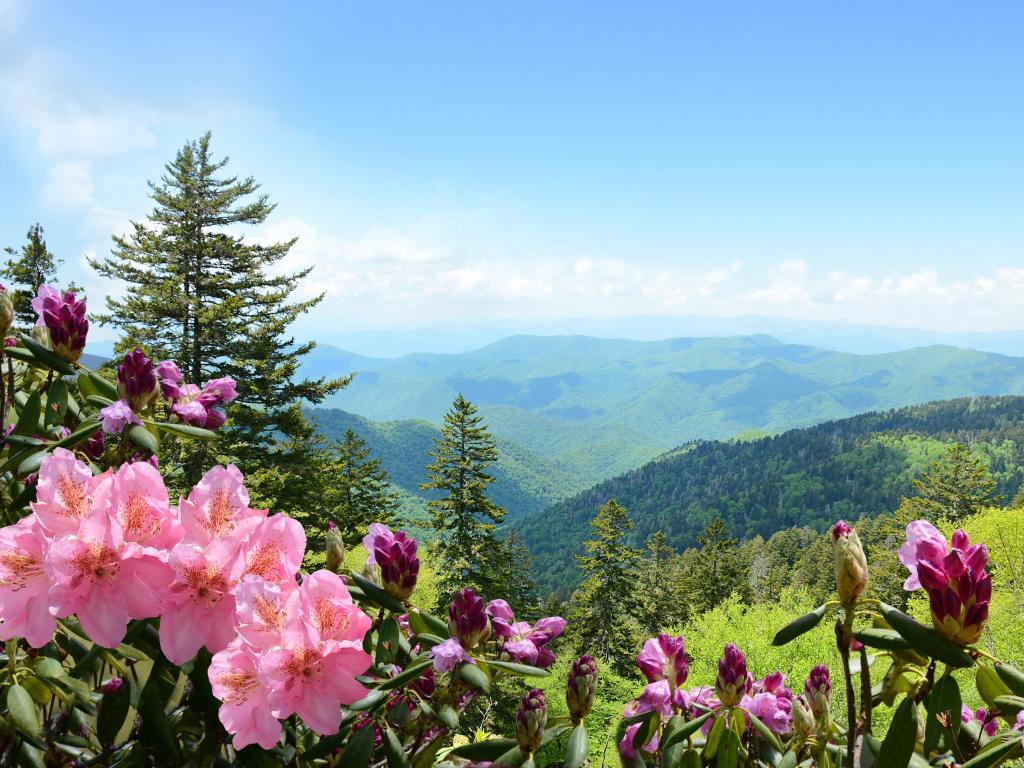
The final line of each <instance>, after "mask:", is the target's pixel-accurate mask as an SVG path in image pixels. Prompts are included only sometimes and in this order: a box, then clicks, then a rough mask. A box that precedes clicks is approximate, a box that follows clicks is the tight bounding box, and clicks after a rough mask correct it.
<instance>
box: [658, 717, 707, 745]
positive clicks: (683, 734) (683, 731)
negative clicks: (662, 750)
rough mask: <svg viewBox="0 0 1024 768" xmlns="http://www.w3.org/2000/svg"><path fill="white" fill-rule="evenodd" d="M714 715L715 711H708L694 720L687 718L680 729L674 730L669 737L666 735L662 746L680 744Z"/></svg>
mask: <svg viewBox="0 0 1024 768" xmlns="http://www.w3.org/2000/svg"><path fill="white" fill-rule="evenodd" d="M714 716H715V713H714V712H708V713H707V714H704V715H701V716H700V717H698V718H696V719H694V720H687V721H686V722H685V723H683V724H682V725H681V726H680V727H679V729H678V730H674V731H672V733H671V734H669V736H668V737H666V739H665V744H664V745H662V746H663V747H670V746H672V745H673V744H678V743H680V742H682V741H685V740H686V739H688V738H690V736H691V735H693V734H694V733H696V732H697V731H699V730H700V729H701V727H702V726H703V725H704V723H706V722H707V721H708V720H710V719H711V718H712V717H714Z"/></svg>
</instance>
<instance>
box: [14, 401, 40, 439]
mask: <svg viewBox="0 0 1024 768" xmlns="http://www.w3.org/2000/svg"><path fill="white" fill-rule="evenodd" d="M40 415H42V400H41V399H40V397H39V393H38V392H33V393H32V394H31V395H30V396H29V398H28V399H27V400H26V401H25V405H23V406H22V407H21V409H20V410H19V411H18V422H17V424H15V426H14V431H13V432H12V433H11V434H13V435H26V436H31V435H37V434H39V417H40Z"/></svg>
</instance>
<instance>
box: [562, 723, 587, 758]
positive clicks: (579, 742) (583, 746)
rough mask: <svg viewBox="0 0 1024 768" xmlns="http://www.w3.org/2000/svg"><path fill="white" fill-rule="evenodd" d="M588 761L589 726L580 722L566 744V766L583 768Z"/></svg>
mask: <svg viewBox="0 0 1024 768" xmlns="http://www.w3.org/2000/svg"><path fill="white" fill-rule="evenodd" d="M586 762H587V728H586V726H584V725H583V723H580V724H579V725H577V726H576V727H575V728H573V729H572V733H570V734H569V740H568V741H567V742H566V744H565V768H583V766H584V765H585V764H586Z"/></svg>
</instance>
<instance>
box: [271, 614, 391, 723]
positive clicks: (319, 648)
mask: <svg viewBox="0 0 1024 768" xmlns="http://www.w3.org/2000/svg"><path fill="white" fill-rule="evenodd" d="M361 645H362V644H361V643H360V642H357V641H342V642H338V641H335V640H328V641H324V640H322V639H321V638H320V636H319V632H318V631H317V629H316V628H315V627H314V626H313V625H312V624H311V623H307V622H306V621H300V620H296V621H292V622H291V623H289V625H288V626H287V627H285V629H284V631H283V632H282V633H281V643H280V645H278V646H276V647H274V648H272V649H271V650H269V651H266V652H265V653H264V654H263V656H262V658H261V660H260V674H261V677H262V679H263V680H264V681H265V683H266V685H267V687H268V688H269V689H270V694H269V696H268V702H269V703H270V709H271V712H272V713H273V714H274V716H275V717H277V718H285V717H289V716H291V715H293V714H297V715H298V716H299V717H300V718H302V720H303V722H304V723H305V724H306V725H308V726H309V727H310V728H311V729H312V730H314V731H316V732H317V733H319V734H322V735H323V734H329V733H334V732H336V731H337V730H338V725H339V724H340V723H341V705H343V704H352V703H353V702H355V701H358V700H359V699H361V698H362V697H363V696H365V695H366V693H367V691H366V688H364V687H363V686H362V685H361V684H360V683H358V682H357V681H356V679H355V676H356V675H360V674H362V673H363V672H365V671H366V670H367V669H369V667H370V662H371V660H372V659H371V657H370V655H369V654H368V653H366V652H365V651H363V649H362V647H361Z"/></svg>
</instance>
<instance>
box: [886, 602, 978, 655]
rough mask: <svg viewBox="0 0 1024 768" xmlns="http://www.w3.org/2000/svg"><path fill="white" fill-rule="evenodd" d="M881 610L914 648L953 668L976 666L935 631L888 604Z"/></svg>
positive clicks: (962, 651)
mask: <svg viewBox="0 0 1024 768" xmlns="http://www.w3.org/2000/svg"><path fill="white" fill-rule="evenodd" d="M880 609H881V611H882V616H883V617H884V618H885V620H886V621H887V622H888V623H889V626H891V627H892V628H893V629H895V630H896V631H897V632H899V633H900V635H902V636H903V639H904V640H906V641H907V642H908V643H909V644H910V646H911V647H912V648H914V649H916V650H918V651H920V652H921V653H923V654H925V655H926V656H929V657H931V658H934V659H938V660H939V661H941V662H944V663H946V664H949V665H950V666H951V667H970V666H971V665H973V664H974V660H973V659H971V657H970V656H969V655H968V654H967V652H966V651H965V650H964V649H963V648H961V647H960V646H959V645H957V644H956V643H953V642H952V641H950V640H948V639H946V638H945V637H943V636H942V635H940V634H939V633H938V632H936V631H935V630H933V629H930V628H929V627H926V626H924V625H923V624H919V623H918V622H916V621H914V620H913V619H912V618H910V617H909V616H907V614H905V613H903V612H902V611H899V610H897V609H896V608H893V607H892V606H891V605H887V604H886V603H882V604H881V605H880Z"/></svg>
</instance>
